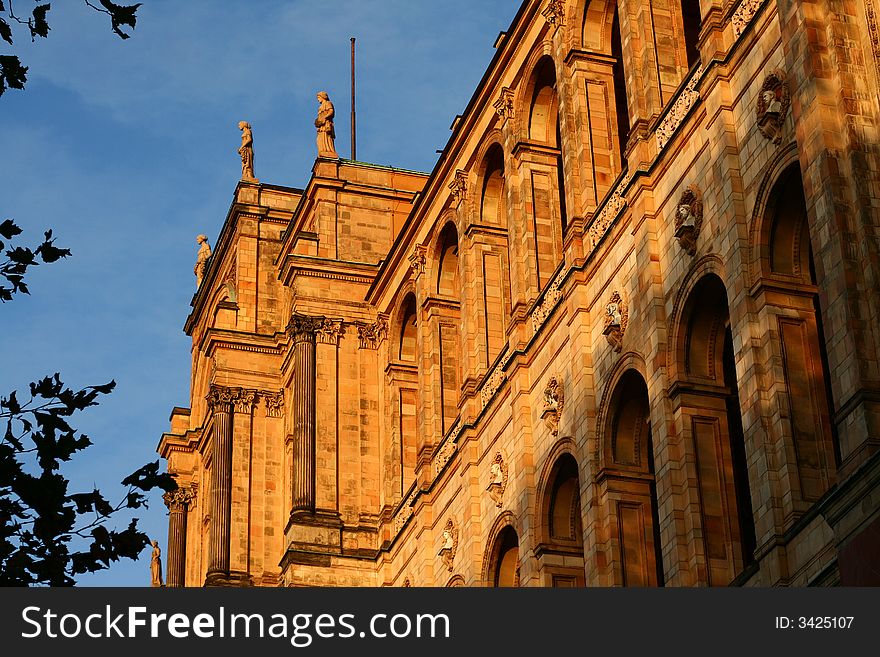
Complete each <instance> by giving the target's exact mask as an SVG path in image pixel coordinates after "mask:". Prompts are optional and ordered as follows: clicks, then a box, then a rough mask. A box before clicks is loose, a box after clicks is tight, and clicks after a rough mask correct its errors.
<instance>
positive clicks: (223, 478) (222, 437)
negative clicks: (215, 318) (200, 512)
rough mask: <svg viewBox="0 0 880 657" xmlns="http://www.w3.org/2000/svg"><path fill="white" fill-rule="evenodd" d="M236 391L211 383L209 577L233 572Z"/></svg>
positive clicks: (209, 394)
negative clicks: (231, 539) (231, 533)
mask: <svg viewBox="0 0 880 657" xmlns="http://www.w3.org/2000/svg"><path fill="white" fill-rule="evenodd" d="M235 393H236V390H235V389H232V388H224V387H222V386H211V391H210V392H209V393H208V405H209V406H210V408H211V409H212V410H213V412H214V420H213V424H212V438H211V439H212V442H213V450H212V451H213V456H212V457H211V546H210V553H209V559H208V573H207V577H208V579H209V580H211V579H212V578H217V577H221V578H222V577H225V576H226V575H228V574H229V521H230V510H231V506H232V401H233V398H234V397H235Z"/></svg>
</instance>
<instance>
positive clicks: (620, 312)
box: [602, 292, 629, 353]
mask: <svg viewBox="0 0 880 657" xmlns="http://www.w3.org/2000/svg"><path fill="white" fill-rule="evenodd" d="M628 319H629V312H628V310H627V306H626V302H624V300H623V298H622V297H621V296H620V293H619V292H615V293H614V294H613V295H611V300H610V301H609V302H608V304H607V305H606V306H605V328H604V330H603V331H602V334H603V335H604V336H605V338H606V339H607V340H608V344H610V345H611V346H612V347H613V348H614V351H615V352H617V353H620V352H621V350H623V334H624V333H625V332H626V324H627V321H628Z"/></svg>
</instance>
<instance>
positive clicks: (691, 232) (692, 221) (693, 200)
mask: <svg viewBox="0 0 880 657" xmlns="http://www.w3.org/2000/svg"><path fill="white" fill-rule="evenodd" d="M702 225H703V200H702V199H701V198H700V192H699V190H698V189H697V188H696V187H694V186H693V185H691V186H690V187H688V188H687V189H686V190H684V192H683V193H682V195H681V199H679V201H678V206H676V211H675V238H676V239H677V240H678V244H679V246H681V248H683V249H684V250H685V251H687V252H688V254H689V255H692V256H693V255H695V254H696V252H697V237H698V236H699V234H700V228H701V227H702Z"/></svg>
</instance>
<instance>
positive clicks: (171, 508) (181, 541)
mask: <svg viewBox="0 0 880 657" xmlns="http://www.w3.org/2000/svg"><path fill="white" fill-rule="evenodd" d="M194 498H195V491H194V489H193V488H178V489H177V490H175V491H171V492H170V493H165V495H164V496H163V498H162V499H164V500H165V506H167V507H168V566H167V568H168V571H167V573H166V576H165V581H166V584H165V586H168V587H172V588H179V587H182V586H185V585H186V515H187V512H188V510H189V505H190V503H191V502H192V501H193V499H194Z"/></svg>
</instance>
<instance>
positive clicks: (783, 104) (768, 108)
mask: <svg viewBox="0 0 880 657" xmlns="http://www.w3.org/2000/svg"><path fill="white" fill-rule="evenodd" d="M790 106H791V94H790V93H789V90H788V83H786V81H785V73H783V72H782V71H780V70H778V69H777V70H775V71H773V72H772V73H770V75H768V76H767V77H766V78H765V79H764V84H763V85H761V91H760V93H759V94H758V106H757V108H756V110H755V113H756V115H757V119H758V129H759V130H760V131H761V134H762V135H764V136H765V137H767V139H770V140H772V141H773V143H774V144H779V143H781V142H782V127H783V125H784V124H785V117H786V115H787V114H788V109H789V107H790Z"/></svg>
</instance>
